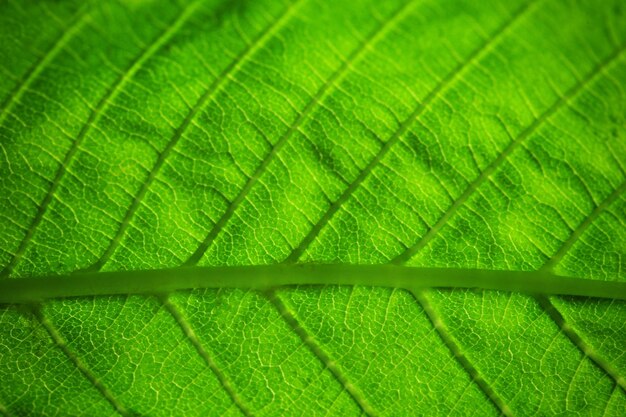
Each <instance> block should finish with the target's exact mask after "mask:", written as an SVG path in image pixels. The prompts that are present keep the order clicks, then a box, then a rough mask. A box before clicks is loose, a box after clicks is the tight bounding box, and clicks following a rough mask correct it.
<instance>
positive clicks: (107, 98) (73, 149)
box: [0, 1, 200, 277]
mask: <svg viewBox="0 0 626 417" xmlns="http://www.w3.org/2000/svg"><path fill="white" fill-rule="evenodd" d="M199 4H200V1H196V2H195V3H192V4H190V5H189V6H187V8H186V9H183V11H182V12H181V13H180V14H179V15H178V17H177V18H176V19H175V21H174V22H173V23H172V24H171V25H169V26H168V27H167V28H166V29H165V30H164V31H162V32H161V34H160V35H159V36H157V37H156V38H155V39H154V40H153V41H152V43H151V44H149V45H148V46H147V47H146V48H144V49H143V50H142V51H141V52H140V53H139V54H138V55H137V56H136V57H135V59H133V60H132V61H131V63H130V65H129V66H128V68H127V69H126V70H125V71H123V72H122V73H121V74H120V76H119V77H118V78H117V79H116V80H115V81H114V83H113V84H112V85H111V86H110V87H109V88H108V90H107V91H106V92H105V93H104V95H103V96H102V98H101V99H100V101H99V102H98V104H96V106H95V107H94V108H93V110H92V111H91V112H90V114H89V116H88V118H87V121H86V122H85V123H84V124H83V126H82V127H81V130H80V131H79V133H78V135H77V136H76V139H75V140H74V141H73V142H72V145H71V146H70V149H69V150H68V152H67V153H66V154H65V156H64V158H63V161H62V162H61V165H60V166H59V169H58V170H57V172H56V174H55V176H54V178H53V180H52V183H51V185H50V188H49V189H48V192H47V193H46V195H45V197H44V198H43V200H42V201H41V203H40V204H39V207H38V208H37V213H36V214H35V217H34V218H33V221H32V222H31V224H30V226H29V227H28V230H27V231H26V233H25V235H24V238H23V239H22V241H21V242H20V245H19V247H18V249H17V251H16V252H15V254H14V255H13V256H12V258H11V260H10V261H9V263H8V264H7V266H6V267H5V268H4V270H2V272H1V273H0V277H3V276H8V275H10V274H11V272H12V271H13V269H14V268H15V266H16V265H17V264H18V263H19V261H20V259H21V257H22V256H23V255H24V253H25V251H26V248H27V247H28V244H29V243H30V241H31V239H32V237H33V236H34V234H35V231H36V230H37V227H38V226H39V224H40V223H41V221H42V220H43V217H44V215H45V214H46V211H47V210H48V206H49V205H50V203H51V202H52V199H53V197H54V195H55V193H56V191H57V189H58V188H59V185H60V184H61V181H62V179H63V178H64V177H65V174H66V173H67V169H68V167H69V164H70V162H71V161H72V159H73V158H74V156H75V155H76V154H77V153H78V150H79V149H80V147H81V145H82V143H83V141H84V139H85V137H86V136H87V133H88V132H89V131H90V130H91V128H92V127H93V126H94V125H95V123H96V122H97V121H98V119H99V117H100V116H101V115H102V113H103V111H104V110H105V109H106V108H107V105H108V104H109V103H110V102H111V101H112V100H113V99H114V98H115V97H116V96H117V94H119V92H120V91H121V90H122V88H123V87H124V86H125V85H126V83H127V82H128V81H129V80H130V79H131V78H132V76H133V75H134V74H135V73H136V72H137V71H138V70H139V69H140V68H141V67H142V66H143V64H144V63H145V62H146V61H147V60H148V59H149V58H150V57H151V56H153V55H154V54H155V53H156V52H157V51H158V50H159V49H160V48H161V46H162V45H163V44H164V43H165V42H166V41H167V40H168V39H169V38H170V37H171V36H172V35H173V34H174V33H175V32H176V31H177V30H178V29H179V28H180V27H181V26H182V25H183V24H184V22H185V21H186V20H187V19H188V18H189V17H190V16H191V15H192V14H193V11H195V9H196V7H197V6H198V5H199Z"/></svg>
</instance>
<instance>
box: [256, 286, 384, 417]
mask: <svg viewBox="0 0 626 417" xmlns="http://www.w3.org/2000/svg"><path fill="white" fill-rule="evenodd" d="M266 296H267V298H268V299H269V300H270V301H271V303H272V304H273V305H274V307H276V310H278V312H279V313H280V315H281V316H282V317H283V319H284V320H285V322H286V323H287V324H288V325H289V327H290V328H291V330H292V331H293V332H294V333H295V334H297V335H298V337H299V338H300V340H301V341H302V343H303V344H304V345H305V346H306V347H308V348H309V350H310V351H311V352H313V354H314V355H315V356H316V357H317V358H318V359H319V360H320V361H321V362H322V363H323V364H324V366H325V367H326V369H328V370H329V371H330V373H331V374H333V376H334V377H335V379H337V381H338V382H339V383H340V384H341V386H342V387H343V388H344V389H345V390H346V392H347V393H348V394H349V395H350V396H351V397H352V399H353V400H354V401H355V402H356V403H357V405H358V406H359V407H360V408H361V411H362V412H363V413H364V414H365V415H366V416H368V417H374V416H375V415H376V414H377V413H376V411H375V410H374V409H373V408H372V406H371V405H370V404H369V403H368V402H367V400H366V399H365V397H364V396H363V395H362V394H361V393H360V392H359V390H358V389H357V387H355V386H354V385H353V384H352V383H351V382H350V381H349V380H348V379H347V377H346V376H345V375H344V374H343V372H342V371H341V369H340V368H339V367H338V366H337V364H336V363H335V361H334V360H332V359H331V357H330V356H329V355H328V354H327V353H326V352H325V351H324V349H322V347H321V346H320V345H319V343H318V342H317V341H316V340H315V339H314V338H313V337H312V336H311V335H310V334H309V333H308V332H307V331H306V329H305V328H304V327H302V326H301V325H300V323H298V320H297V319H296V317H295V315H294V314H293V313H292V312H291V311H290V310H289V307H287V305H285V303H284V302H283V300H281V298H280V296H279V295H278V294H276V291H274V290H268V291H267V292H266Z"/></svg>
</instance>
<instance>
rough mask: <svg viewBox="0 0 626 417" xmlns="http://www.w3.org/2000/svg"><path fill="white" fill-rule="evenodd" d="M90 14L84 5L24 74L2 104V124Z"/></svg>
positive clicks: (0, 113) (0, 110)
mask: <svg viewBox="0 0 626 417" xmlns="http://www.w3.org/2000/svg"><path fill="white" fill-rule="evenodd" d="M88 16H89V14H88V13H87V12H86V6H83V7H82V8H81V9H80V10H79V11H78V12H76V15H75V16H74V17H73V19H72V20H71V22H70V23H69V24H68V25H67V27H66V28H65V29H64V30H63V31H62V32H61V34H60V36H59V37H58V38H57V39H56V40H55V41H54V43H53V44H52V47H51V48H50V49H49V50H48V52H46V53H45V54H44V55H42V56H41V57H40V58H39V59H38V60H37V61H36V62H35V63H34V65H33V66H32V67H31V68H30V69H29V70H28V71H27V72H26V74H24V77H23V78H22V81H21V82H20V83H18V84H17V85H16V86H15V88H14V90H13V91H12V92H11V93H9V95H8V96H7V97H6V98H5V100H4V101H3V102H2V104H0V125H2V123H4V120H5V119H6V118H7V116H8V115H9V113H11V109H12V108H13V106H15V104H16V103H18V102H19V100H20V98H21V97H22V96H23V95H24V93H25V92H26V91H27V90H28V88H29V87H30V85H31V84H32V83H33V81H34V80H35V79H36V78H37V77H38V76H39V74H41V72H42V71H43V70H44V68H46V66H48V64H49V63H50V62H51V61H52V60H53V59H54V57H56V56H57V54H58V53H59V52H60V51H61V50H63V48H64V47H65V45H66V44H67V42H68V41H69V40H70V39H71V38H72V36H74V34H75V33H76V32H78V31H79V30H80V29H81V28H82V26H83V25H84V24H85V23H86V20H87V17H88Z"/></svg>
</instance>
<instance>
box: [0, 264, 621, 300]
mask: <svg viewBox="0 0 626 417" xmlns="http://www.w3.org/2000/svg"><path fill="white" fill-rule="evenodd" d="M290 285H361V286H373V287H394V288H406V289H419V288H476V289H484V290H500V291H509V292H523V293H530V294H543V295H569V296H582V297H597V298H608V299H616V300H626V282H615V281H600V280H593V279H583V278H577V277H565V276H559V275H555V274H554V273H551V272H546V271H494V270H481V269H453V268H422V267H409V266H398V265H350V264H291V265H287V264H278V265H258V266H210V267H200V266H194V267H178V268H171V269H158V270H144V271H113V272H84V273H74V274H67V275H56V276H42V277H33V278H5V279H2V280H0V304H23V303H32V302H39V301H43V300H46V299H52V298H66V297H86V296H102V295H115V294H167V293H170V292H173V291H177V290H185V289H194V288H251V289H268V288H274V287H282V286H290Z"/></svg>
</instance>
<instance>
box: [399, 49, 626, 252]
mask: <svg viewBox="0 0 626 417" xmlns="http://www.w3.org/2000/svg"><path fill="white" fill-rule="evenodd" d="M624 48H626V44H625V45H622V46H621V47H620V48H617V49H616V50H615V51H613V53H612V54H610V55H609V56H608V57H607V58H606V59H604V60H603V61H602V62H601V63H600V64H598V65H597V66H596V67H595V68H594V69H593V70H592V71H591V72H590V73H589V74H587V76H586V77H585V78H583V79H582V80H580V81H579V82H578V83H576V84H575V85H574V86H573V87H572V88H571V89H570V90H568V91H567V92H566V93H565V94H564V95H563V96H562V97H561V98H559V99H558V100H557V101H556V102H555V103H554V104H553V105H552V106H550V108H548V110H546V111H545V112H544V113H543V114H541V116H539V117H538V118H536V119H535V120H534V121H533V122H532V123H531V124H530V125H529V126H528V127H527V128H526V129H524V131H523V132H522V133H520V135H519V136H518V137H517V138H516V139H515V140H513V141H512V142H510V143H509V145H508V146H507V147H506V148H505V149H504V151H502V153H500V155H498V157H497V158H496V159H494V160H493V161H492V162H491V163H490V164H489V165H488V166H487V168H485V169H484V170H483V171H482V172H481V173H480V175H479V176H478V177H477V178H476V179H475V180H474V181H472V182H471V183H470V184H469V186H468V187H467V188H466V189H465V191H464V192H463V194H461V196H460V197H459V198H457V199H456V200H455V201H454V203H453V204H452V206H450V208H449V209H448V210H447V211H446V212H445V213H444V215H443V216H441V217H440V218H439V220H438V221H437V222H436V223H435V225H433V226H432V227H431V228H430V229H429V230H428V232H427V233H426V234H425V235H424V236H422V238H421V239H420V240H419V241H418V242H417V243H415V244H414V245H413V246H411V247H410V248H409V249H407V250H406V251H404V252H403V253H401V254H400V255H398V256H397V257H395V258H394V259H393V260H392V262H393V263H396V264H401V263H404V262H407V261H408V260H409V259H411V257H413V256H414V255H415V254H416V253H417V252H419V251H420V250H421V249H423V248H424V247H425V246H426V245H427V244H428V242H430V240H431V239H432V238H433V237H435V236H436V235H437V234H438V233H439V230H441V228H442V227H443V226H445V225H446V224H447V222H448V220H449V219H450V218H451V217H452V216H453V215H454V214H455V213H456V212H457V211H458V210H459V209H460V208H461V207H462V206H463V205H464V204H465V202H466V201H468V200H469V198H470V197H471V196H472V195H473V194H474V192H475V191H476V190H477V189H478V187H479V186H480V185H481V184H483V183H484V182H485V181H486V180H487V179H488V178H489V177H490V176H491V174H492V173H493V172H494V171H495V170H496V169H497V168H498V167H499V166H500V165H502V164H503V163H504V162H505V161H506V159H507V158H508V156H509V155H510V154H511V153H512V152H513V151H514V150H515V149H517V147H518V146H519V145H520V144H521V143H522V142H523V141H524V140H525V139H526V138H528V137H529V136H530V135H531V134H532V133H533V132H535V131H536V130H537V128H538V127H540V126H541V125H542V124H543V123H544V122H545V121H546V120H548V119H549V118H550V117H551V116H552V115H554V114H555V113H556V112H557V111H558V110H559V109H560V108H561V107H563V106H564V105H566V104H568V103H569V101H570V100H571V99H572V98H574V97H576V96H577V95H578V94H579V93H580V92H581V91H583V89H584V88H585V87H586V86H587V85H589V83H590V82H592V81H593V80H594V79H595V77H596V76H598V75H599V74H601V73H602V72H603V70H604V69H606V68H607V67H609V66H610V65H611V63H613V62H614V61H616V60H617V59H618V58H619V57H620V56H621V54H622V53H623V52H624Z"/></svg>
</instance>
